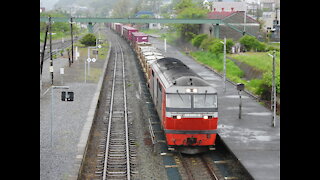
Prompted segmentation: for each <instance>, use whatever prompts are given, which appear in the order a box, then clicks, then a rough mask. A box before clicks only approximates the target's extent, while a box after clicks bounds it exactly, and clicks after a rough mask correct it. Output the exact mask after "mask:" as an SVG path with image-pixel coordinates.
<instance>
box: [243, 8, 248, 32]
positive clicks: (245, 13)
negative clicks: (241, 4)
mask: <svg viewBox="0 0 320 180" xmlns="http://www.w3.org/2000/svg"><path fill="white" fill-rule="evenodd" d="M243 21H244V25H243V35H245V34H246V23H247V10H245V11H244V20H243Z"/></svg>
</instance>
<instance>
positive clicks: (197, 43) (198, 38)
mask: <svg viewBox="0 0 320 180" xmlns="http://www.w3.org/2000/svg"><path fill="white" fill-rule="evenodd" d="M207 38H208V34H198V35H196V36H195V37H194V38H193V39H192V41H191V42H192V45H194V46H195V47H197V48H199V46H200V45H201V43H202V41H203V40H204V39H207Z"/></svg>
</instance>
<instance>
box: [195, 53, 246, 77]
mask: <svg viewBox="0 0 320 180" xmlns="http://www.w3.org/2000/svg"><path fill="white" fill-rule="evenodd" d="M190 54H191V56H192V57H194V58H195V59H196V60H197V61H199V62H201V63H203V64H206V65H208V66H209V67H211V68H213V69H215V70H216V71H218V72H220V73H222V72H223V54H218V55H216V54H212V53H210V52H205V51H197V52H191V53H190ZM226 69H227V71H226V76H227V78H229V79H230V80H231V81H234V82H239V83H240V82H243V80H242V79H241V77H243V75H244V72H243V71H242V70H241V69H240V68H239V67H238V66H237V65H236V64H235V63H234V62H233V61H231V60H229V59H226Z"/></svg>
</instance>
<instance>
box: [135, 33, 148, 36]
mask: <svg viewBox="0 0 320 180" xmlns="http://www.w3.org/2000/svg"><path fill="white" fill-rule="evenodd" d="M132 35H133V36H149V35H148V34H145V33H143V32H132Z"/></svg>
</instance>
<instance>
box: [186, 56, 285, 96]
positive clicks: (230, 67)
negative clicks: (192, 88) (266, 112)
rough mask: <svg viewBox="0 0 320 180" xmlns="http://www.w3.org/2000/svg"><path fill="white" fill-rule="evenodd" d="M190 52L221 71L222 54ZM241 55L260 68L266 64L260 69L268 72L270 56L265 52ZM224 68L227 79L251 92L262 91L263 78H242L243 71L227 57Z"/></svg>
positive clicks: (202, 61) (258, 92)
mask: <svg viewBox="0 0 320 180" xmlns="http://www.w3.org/2000/svg"><path fill="white" fill-rule="evenodd" d="M190 54H191V56H192V57H194V59H196V60H197V61H199V62H201V63H203V64H206V65H208V66H209V67H211V68H213V69H215V70H216V71H217V72H219V73H223V54H219V55H215V54H212V53H209V52H205V51H197V52H191V53H190ZM233 56H234V55H233ZM233 56H232V57H233ZM238 56H239V55H237V57H238ZM241 57H244V58H243V59H245V60H244V61H248V62H251V64H254V66H256V67H259V68H260V66H266V67H263V68H260V69H264V70H265V71H266V72H270V70H269V66H271V63H272V58H271V57H270V56H268V55H267V53H246V54H242V55H241ZM267 58H269V59H267ZM270 59H271V60H270ZM252 61H253V62H252ZM254 61H255V62H254ZM259 61H264V62H259ZM279 61H280V59H278V62H279ZM249 64H250V63H249ZM278 65H279V63H278ZM226 69H227V70H226V76H227V78H228V79H230V80H231V81H233V82H235V83H243V84H245V88H246V89H247V90H249V91H250V92H252V93H253V94H256V95H261V93H262V92H263V91H264V89H262V86H261V85H263V84H264V83H265V80H264V79H251V80H250V81H247V80H244V79H242V78H243V76H244V72H243V71H242V70H241V69H240V68H239V67H238V66H237V65H236V64H235V63H234V62H233V61H231V60H229V59H226ZM277 70H278V72H280V70H279V68H277Z"/></svg>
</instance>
